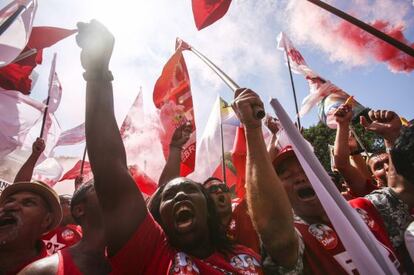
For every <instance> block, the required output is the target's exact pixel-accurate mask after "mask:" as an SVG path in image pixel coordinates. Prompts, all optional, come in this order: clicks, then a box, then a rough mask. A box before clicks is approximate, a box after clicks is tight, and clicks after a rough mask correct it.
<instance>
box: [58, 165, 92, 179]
mask: <svg viewBox="0 0 414 275" xmlns="http://www.w3.org/2000/svg"><path fill="white" fill-rule="evenodd" d="M81 167H82V160H78V162H77V163H76V164H75V166H73V167H72V169H70V170H69V171H67V172H66V173H65V174H64V175H63V176H62V178H61V179H60V180H59V181H64V180H72V179H76V177H77V176H79V175H80V172H81ZM91 172H92V169H91V165H90V163H89V162H87V161H85V164H84V165H83V174H84V175H86V174H89V173H91Z"/></svg>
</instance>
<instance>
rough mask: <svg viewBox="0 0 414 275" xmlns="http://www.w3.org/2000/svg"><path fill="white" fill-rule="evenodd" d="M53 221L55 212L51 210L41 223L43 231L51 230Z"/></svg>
mask: <svg viewBox="0 0 414 275" xmlns="http://www.w3.org/2000/svg"><path fill="white" fill-rule="evenodd" d="M52 222H53V214H52V213H51V212H48V213H47V214H46V216H45V218H44V219H43V221H42V224H41V227H42V231H43V232H46V231H48V230H50V226H51V225H52Z"/></svg>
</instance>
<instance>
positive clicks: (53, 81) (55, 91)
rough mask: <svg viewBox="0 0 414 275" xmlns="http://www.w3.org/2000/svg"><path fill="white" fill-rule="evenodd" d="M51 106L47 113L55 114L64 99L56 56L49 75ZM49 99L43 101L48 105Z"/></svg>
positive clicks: (49, 105)
mask: <svg viewBox="0 0 414 275" xmlns="http://www.w3.org/2000/svg"><path fill="white" fill-rule="evenodd" d="M49 86H50V87H49V104H48V109H47V111H48V112H49V113H54V112H55V111H56V110H57V108H58V107H59V104H60V100H61V98H62V85H61V84H60V81H59V78H58V76H57V73H56V54H55V55H54V57H53V60H52V65H51V67H50V75H49ZM46 101H47V99H45V101H43V103H45V104H46Z"/></svg>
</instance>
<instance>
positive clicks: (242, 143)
mask: <svg viewBox="0 0 414 275" xmlns="http://www.w3.org/2000/svg"><path fill="white" fill-rule="evenodd" d="M232 151H233V152H232V158H233V164H234V166H235V167H236V171H237V183H236V195H237V197H238V198H240V199H242V198H244V197H245V195H246V189H245V188H244V184H245V182H246V156H247V146H246V136H245V134H244V127H243V126H240V127H237V132H236V137H235V138H234V145H233V150H232Z"/></svg>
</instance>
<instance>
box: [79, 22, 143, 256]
mask: <svg viewBox="0 0 414 275" xmlns="http://www.w3.org/2000/svg"><path fill="white" fill-rule="evenodd" d="M78 29H79V34H78V36H77V43H78V45H79V46H80V47H81V48H82V52H81V62H82V66H83V67H84V68H85V70H86V74H87V75H88V74H89V79H88V76H86V77H85V78H87V85H86V117H85V124H86V125H85V127H86V144H87V148H88V156H89V160H90V163H91V168H92V172H93V175H94V179H95V190H96V193H97V195H98V198H99V203H100V205H101V208H102V211H103V217H104V226H105V231H106V238H107V243H108V248H109V252H110V255H113V254H115V253H116V252H117V251H118V250H119V249H120V248H121V247H122V246H123V245H124V244H125V243H126V242H127V241H128V240H129V238H130V237H131V236H132V234H133V233H134V232H135V231H136V229H137V228H138V226H139V225H140V224H141V222H143V220H144V219H145V217H146V215H147V212H148V211H147V208H146V204H145V201H144V199H143V197H142V194H141V192H140V190H139V189H138V187H137V186H136V184H135V182H134V180H133V178H132V177H131V175H130V173H129V171H128V167H127V163H126V154H125V148H124V145H123V142H122V139H121V135H120V133H119V130H118V125H117V123H116V120H115V115H114V102H113V92H112V83H111V81H110V79H109V78H108V76H107V74H106V73H107V72H108V66H109V60H110V57H111V54H112V49H113V44H114V38H113V36H112V34H111V33H109V32H108V30H107V29H106V28H105V27H104V26H103V25H101V24H100V23H99V22H97V21H94V20H93V21H91V23H90V24H85V23H78Z"/></svg>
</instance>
